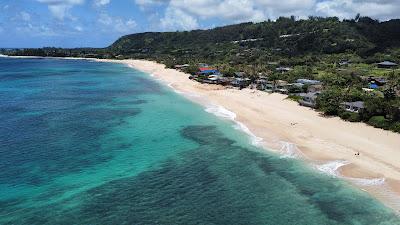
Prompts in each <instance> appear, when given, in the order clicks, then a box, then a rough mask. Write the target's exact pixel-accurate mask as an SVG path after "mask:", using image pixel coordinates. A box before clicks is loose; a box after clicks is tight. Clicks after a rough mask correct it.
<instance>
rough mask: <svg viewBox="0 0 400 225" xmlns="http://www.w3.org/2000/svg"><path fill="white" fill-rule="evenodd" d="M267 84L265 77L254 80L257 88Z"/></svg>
mask: <svg viewBox="0 0 400 225" xmlns="http://www.w3.org/2000/svg"><path fill="white" fill-rule="evenodd" d="M267 84H268V81H267V79H266V78H259V79H257V80H256V85H257V90H261V91H262V90H264V89H265V88H266V86H267Z"/></svg>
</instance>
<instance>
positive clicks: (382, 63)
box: [378, 61, 398, 66]
mask: <svg viewBox="0 0 400 225" xmlns="http://www.w3.org/2000/svg"><path fill="white" fill-rule="evenodd" d="M378 65H380V66H397V65H398V64H397V63H394V62H390V61H383V62H380V63H378Z"/></svg>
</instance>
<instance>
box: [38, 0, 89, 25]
mask: <svg viewBox="0 0 400 225" xmlns="http://www.w3.org/2000/svg"><path fill="white" fill-rule="evenodd" d="M37 1H38V2H40V3H44V4H47V7H48V8H49V10H50V12H51V13H52V14H53V16H54V17H56V18H57V19H59V20H63V19H64V18H65V17H70V18H72V16H70V15H69V13H68V11H69V10H70V9H71V8H72V7H73V6H75V5H81V4H83V3H84V2H85V0H37Z"/></svg>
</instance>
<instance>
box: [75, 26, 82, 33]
mask: <svg viewBox="0 0 400 225" xmlns="http://www.w3.org/2000/svg"><path fill="white" fill-rule="evenodd" d="M74 28H75V30H76V31H78V32H81V31H83V28H82V27H81V26H75V27H74Z"/></svg>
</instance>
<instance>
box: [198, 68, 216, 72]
mask: <svg viewBox="0 0 400 225" xmlns="http://www.w3.org/2000/svg"><path fill="white" fill-rule="evenodd" d="M199 70H200V71H201V72H204V71H213V70H216V69H215V68H210V67H200V68H199Z"/></svg>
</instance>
